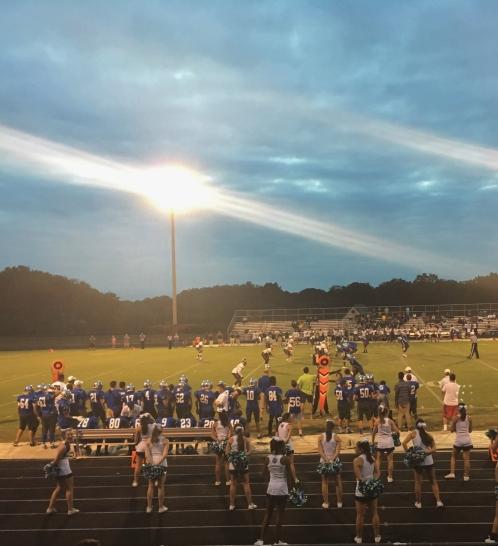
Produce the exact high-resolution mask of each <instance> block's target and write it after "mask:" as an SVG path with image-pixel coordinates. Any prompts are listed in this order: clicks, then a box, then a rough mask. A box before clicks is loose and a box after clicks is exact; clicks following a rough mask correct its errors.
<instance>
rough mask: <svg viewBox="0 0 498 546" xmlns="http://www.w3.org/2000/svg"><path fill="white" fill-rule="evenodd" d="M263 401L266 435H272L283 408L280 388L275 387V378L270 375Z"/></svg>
mask: <svg viewBox="0 0 498 546" xmlns="http://www.w3.org/2000/svg"><path fill="white" fill-rule="evenodd" d="M265 402H266V408H267V413H268V436H270V438H271V437H272V436H273V433H274V428H273V423H275V426H276V425H277V423H278V418H279V417H280V416H281V415H282V412H283V410H284V408H283V404H282V389H281V388H280V387H277V378H276V377H275V376H274V375H272V376H271V377H270V386H269V387H268V388H267V389H266V391H265Z"/></svg>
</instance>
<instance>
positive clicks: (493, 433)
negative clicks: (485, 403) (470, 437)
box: [485, 428, 498, 442]
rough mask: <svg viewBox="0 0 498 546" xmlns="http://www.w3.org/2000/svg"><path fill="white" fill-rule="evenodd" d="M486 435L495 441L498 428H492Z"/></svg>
mask: <svg viewBox="0 0 498 546" xmlns="http://www.w3.org/2000/svg"><path fill="white" fill-rule="evenodd" d="M485 434H486V436H487V437H488V438H489V439H490V440H491V441H492V442H493V441H494V439H495V438H496V436H498V430H496V429H495V428H490V429H488V430H487V431H486V433H485Z"/></svg>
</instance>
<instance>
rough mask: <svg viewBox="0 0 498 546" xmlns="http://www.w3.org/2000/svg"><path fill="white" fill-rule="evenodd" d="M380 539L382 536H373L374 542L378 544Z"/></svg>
mask: <svg viewBox="0 0 498 546" xmlns="http://www.w3.org/2000/svg"><path fill="white" fill-rule="evenodd" d="M381 540H382V537H381V536H380V535H377V536H376V537H375V538H374V542H375V544H379V542H380V541H381Z"/></svg>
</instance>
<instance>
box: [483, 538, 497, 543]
mask: <svg viewBox="0 0 498 546" xmlns="http://www.w3.org/2000/svg"><path fill="white" fill-rule="evenodd" d="M484 544H496V540H495V539H494V538H491V537H488V538H487V539H486V540H485V541H484Z"/></svg>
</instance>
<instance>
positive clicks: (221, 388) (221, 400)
mask: <svg viewBox="0 0 498 546" xmlns="http://www.w3.org/2000/svg"><path fill="white" fill-rule="evenodd" d="M218 392H219V393H220V394H218V398H216V400H215V401H214V405H215V406H216V409H217V411H218V412H221V411H226V412H227V413H228V397H229V396H230V391H229V390H228V389H227V388H226V386H225V383H223V381H220V382H219V383H218Z"/></svg>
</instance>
